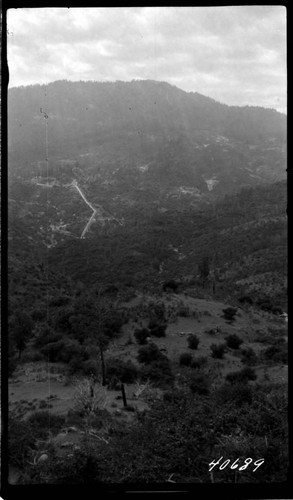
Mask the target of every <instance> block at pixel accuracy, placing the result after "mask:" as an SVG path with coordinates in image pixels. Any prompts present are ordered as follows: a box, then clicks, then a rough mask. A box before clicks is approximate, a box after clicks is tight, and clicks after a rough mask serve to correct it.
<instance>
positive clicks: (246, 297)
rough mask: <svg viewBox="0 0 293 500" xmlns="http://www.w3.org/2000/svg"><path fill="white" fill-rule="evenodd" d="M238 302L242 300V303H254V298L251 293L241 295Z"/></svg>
mask: <svg viewBox="0 0 293 500" xmlns="http://www.w3.org/2000/svg"><path fill="white" fill-rule="evenodd" d="M238 302H240V303H241V304H250V305H251V304H253V300H252V298H251V297H250V296H249V295H241V296H240V297H239V298H238Z"/></svg>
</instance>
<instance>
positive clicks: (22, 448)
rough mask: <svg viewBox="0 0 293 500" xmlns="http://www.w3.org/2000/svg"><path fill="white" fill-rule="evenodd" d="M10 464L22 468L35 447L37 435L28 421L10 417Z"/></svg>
mask: <svg viewBox="0 0 293 500" xmlns="http://www.w3.org/2000/svg"><path fill="white" fill-rule="evenodd" d="M8 424H9V425H8V460H9V465H15V466H16V467H20V468H22V467H23V466H24V463H25V462H26V460H27V458H28V457H29V455H30V453H31V449H33V448H34V444H35V437H34V435H33V433H32V428H31V425H30V424H29V423H28V422H25V421H23V420H19V419H17V418H15V417H10V418H9V420H8Z"/></svg>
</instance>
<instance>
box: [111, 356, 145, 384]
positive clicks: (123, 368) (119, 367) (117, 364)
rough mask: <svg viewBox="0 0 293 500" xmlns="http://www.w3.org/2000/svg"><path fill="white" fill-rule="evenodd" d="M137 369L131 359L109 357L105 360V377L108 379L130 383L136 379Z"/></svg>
mask: <svg viewBox="0 0 293 500" xmlns="http://www.w3.org/2000/svg"><path fill="white" fill-rule="evenodd" d="M137 375H138V369H137V367H136V366H135V365H134V364H133V363H132V361H129V360H128V361H123V360H122V359H118V358H110V359H108V360H107V362H106V377H107V379H108V380H109V381H111V380H117V381H118V380H119V381H120V382H124V383H126V384H127V383H132V382H134V381H135V380H136V379H137Z"/></svg>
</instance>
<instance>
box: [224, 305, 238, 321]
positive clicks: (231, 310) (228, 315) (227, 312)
mask: <svg viewBox="0 0 293 500" xmlns="http://www.w3.org/2000/svg"><path fill="white" fill-rule="evenodd" d="M223 313H224V318H225V319H226V320H227V321H233V320H234V319H235V315H236V313H237V307H226V308H225V309H223Z"/></svg>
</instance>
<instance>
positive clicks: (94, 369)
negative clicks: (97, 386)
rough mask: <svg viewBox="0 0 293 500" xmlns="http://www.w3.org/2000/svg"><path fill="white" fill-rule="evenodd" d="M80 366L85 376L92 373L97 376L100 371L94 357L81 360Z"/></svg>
mask: <svg viewBox="0 0 293 500" xmlns="http://www.w3.org/2000/svg"><path fill="white" fill-rule="evenodd" d="M80 368H81V372H82V373H83V375H87V376H90V375H93V376H95V377H97V376H98V375H100V373H101V367H100V364H99V363H98V362H97V361H95V360H94V359H87V360H85V361H83V363H82V364H81V367H80Z"/></svg>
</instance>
